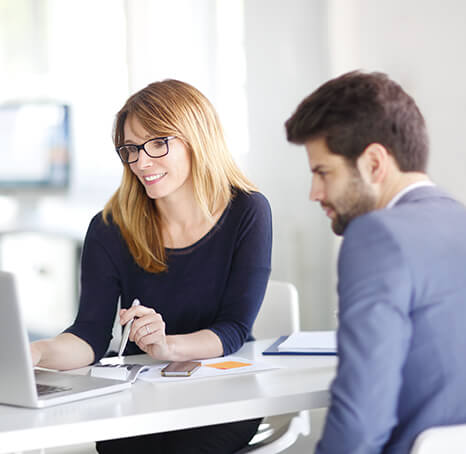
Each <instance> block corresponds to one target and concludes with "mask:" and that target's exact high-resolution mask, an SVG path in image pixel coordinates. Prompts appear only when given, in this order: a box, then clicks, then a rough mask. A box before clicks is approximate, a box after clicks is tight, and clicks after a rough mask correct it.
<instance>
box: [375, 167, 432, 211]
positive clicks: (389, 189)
mask: <svg viewBox="0 0 466 454" xmlns="http://www.w3.org/2000/svg"><path fill="white" fill-rule="evenodd" d="M423 181H426V182H430V179H429V177H428V176H427V175H426V174H425V173H421V172H400V173H398V174H397V175H396V176H395V177H394V178H392V179H390V180H389V181H387V182H386V186H385V188H383V189H382V190H381V196H380V199H379V202H378V204H377V205H378V206H377V208H379V209H380V208H385V207H386V206H387V205H388V203H390V201H391V200H392V199H393V198H394V197H395V196H396V195H397V194H398V193H400V192H401V191H402V190H403V189H405V188H406V187H408V186H410V185H412V184H414V183H419V182H423Z"/></svg>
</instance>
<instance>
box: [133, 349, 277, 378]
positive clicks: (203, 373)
mask: <svg viewBox="0 0 466 454" xmlns="http://www.w3.org/2000/svg"><path fill="white" fill-rule="evenodd" d="M200 361H201V362H202V366H201V367H200V368H199V369H197V370H196V372H194V373H193V374H192V375H190V376H188V377H163V376H162V375H161V373H160V371H161V370H162V369H163V368H164V367H165V366H166V365H167V364H168V363H166V364H160V365H157V366H151V368H150V369H149V370H148V371H146V372H142V373H141V374H140V375H139V377H138V380H142V381H147V382H160V383H166V382H170V381H187V380H197V379H200V378H212V377H222V376H227V375H236V374H251V373H257V372H262V371H265V370H271V369H278V367H275V366H272V365H270V364H266V363H260V362H258V361H251V360H249V359H245V358H240V357H237V356H225V357H221V358H211V359H203V360H200ZM227 361H228V362H229V361H236V362H240V363H245V364H250V365H249V366H242V367H235V368H233V369H226V370H222V369H216V368H213V367H206V365H207V364H216V363H223V362H227Z"/></svg>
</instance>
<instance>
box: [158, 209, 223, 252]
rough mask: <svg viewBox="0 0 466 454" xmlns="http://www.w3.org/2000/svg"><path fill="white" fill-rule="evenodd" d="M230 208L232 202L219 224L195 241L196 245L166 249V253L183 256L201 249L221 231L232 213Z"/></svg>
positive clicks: (220, 218) (219, 219)
mask: <svg viewBox="0 0 466 454" xmlns="http://www.w3.org/2000/svg"><path fill="white" fill-rule="evenodd" d="M230 207H231V200H230V201H229V202H228V204H227V206H226V207H225V209H224V210H223V213H222V214H221V216H220V217H219V218H218V220H217V222H216V223H215V224H214V225H213V226H212V227H211V228H210V229H209V231H208V232H207V233H206V234H205V235H203V236H202V237H201V238H199V239H198V240H197V241H195V242H194V243H192V244H190V245H188V246H184V247H181V248H170V247H165V251H167V253H169V254H171V255H177V254H179V255H182V254H187V253H190V252H191V251H193V250H194V249H197V248H198V247H200V246H201V245H202V244H204V243H205V242H207V241H208V240H209V239H210V237H212V236H213V235H214V234H215V233H216V232H217V230H218V229H220V227H221V226H222V224H223V222H224V221H225V218H226V216H227V214H228V212H229V211H230Z"/></svg>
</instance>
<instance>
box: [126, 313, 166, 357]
mask: <svg viewBox="0 0 466 454" xmlns="http://www.w3.org/2000/svg"><path fill="white" fill-rule="evenodd" d="M126 312H127V314H125V313H126ZM132 317H135V318H134V322H133V326H132V327H131V331H130V334H129V340H130V341H132V342H135V343H136V345H137V346H138V347H139V348H140V349H141V350H142V351H143V352H146V353H147V354H149V355H150V356H151V357H152V358H154V359H161V360H169V361H170V360H172V354H171V351H170V346H169V344H168V342H167V336H166V334H165V322H164V321H163V318H162V316H161V315H160V314H159V313H157V312H155V310H154V309H151V308H149V307H145V306H136V307H133V308H130V309H127V310H126V309H122V310H121V312H120V319H121V320H122V322H124V321H125V320H126V319H128V321H129V320H130V319H131V318H132Z"/></svg>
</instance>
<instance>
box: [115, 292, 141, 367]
mask: <svg viewBox="0 0 466 454" xmlns="http://www.w3.org/2000/svg"><path fill="white" fill-rule="evenodd" d="M140 304H141V302H140V301H139V300H138V299H137V298H135V299H134V301H133V304H131V307H133V306H139V305H140ZM133 322H134V317H133V318H132V319H131V320H130V321H129V322H127V323H126V325H125V327H124V329H123V334H122V336H121V343H120V350H119V351H118V357H119V358H121V357H122V355H123V352H124V351H125V348H126V344H127V343H128V338H129V332H130V331H131V325H132V324H133Z"/></svg>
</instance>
